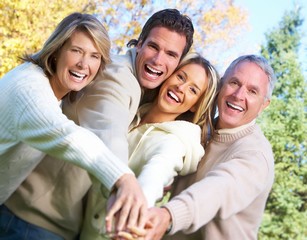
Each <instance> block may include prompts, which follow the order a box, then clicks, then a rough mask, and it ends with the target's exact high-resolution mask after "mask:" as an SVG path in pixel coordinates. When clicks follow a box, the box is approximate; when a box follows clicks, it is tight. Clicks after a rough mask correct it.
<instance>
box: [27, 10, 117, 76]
mask: <svg viewBox="0 0 307 240" xmlns="http://www.w3.org/2000/svg"><path fill="white" fill-rule="evenodd" d="M75 31H82V32H86V33H88V34H89V36H91V38H92V39H93V41H94V43H95V45H96V47H97V49H98V51H99V53H100V54H101V64H100V69H99V71H98V74H97V75H99V74H101V73H102V71H103V70H104V68H105V65H106V64H107V63H109V62H110V47H111V43H110V39H109V35H108V33H107V31H106V29H105V27H104V26H103V25H102V23H101V22H99V20H98V19H97V18H96V17H95V16H93V15H90V14H82V13H72V14H70V15H68V16H67V17H65V18H64V19H63V20H62V21H61V22H60V23H59V24H58V26H57V27H56V29H55V30H54V32H53V33H52V34H51V36H50V37H49V38H48V39H47V41H46V42H45V44H44V46H43V48H42V49H41V50H40V51H39V52H37V53H35V54H32V55H25V56H24V57H23V60H24V61H28V62H32V63H34V64H36V65H38V66H40V67H41V68H42V69H43V70H44V72H45V74H46V75H47V77H49V78H50V77H52V76H53V75H54V74H55V72H56V68H55V56H56V54H57V52H59V51H60V49H61V48H62V46H63V45H64V44H65V42H66V41H67V40H68V39H69V38H70V37H71V35H72V34H73V33H74V32H75Z"/></svg>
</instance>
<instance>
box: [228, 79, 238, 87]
mask: <svg viewBox="0 0 307 240" xmlns="http://www.w3.org/2000/svg"><path fill="white" fill-rule="evenodd" d="M229 84H230V85H234V86H235V85H238V82H237V81H235V80H231V81H229Z"/></svg>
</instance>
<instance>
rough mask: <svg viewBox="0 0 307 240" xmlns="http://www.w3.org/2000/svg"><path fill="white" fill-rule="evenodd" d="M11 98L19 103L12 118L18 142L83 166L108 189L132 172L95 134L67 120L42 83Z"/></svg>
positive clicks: (50, 92)
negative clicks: (125, 174)
mask: <svg viewBox="0 0 307 240" xmlns="http://www.w3.org/2000/svg"><path fill="white" fill-rule="evenodd" d="M19 90H20V89H19ZM13 101H16V106H18V107H17V108H16V110H15V114H16V116H15V117H14V119H18V120H17V122H16V123H15V124H16V132H17V134H18V136H17V138H18V139H20V141H22V142H24V143H26V144H29V145H30V146H32V147H33V148H36V149H39V150H40V151H43V152H45V153H47V154H49V155H51V156H53V157H56V158H58V159H61V160H64V161H68V162H71V163H73V164H76V165H78V166H79V167H81V168H84V169H85V170H87V171H88V172H90V173H91V174H93V175H94V176H95V177H97V179H98V180H99V181H100V182H102V183H103V184H104V185H105V186H106V187H107V188H108V189H111V188H112V186H113V185H114V184H115V182H116V181H117V180H118V179H119V178H120V177H121V176H122V175H123V174H124V173H131V170H130V169H129V168H128V167H127V166H126V165H125V164H122V162H121V161H120V160H119V159H118V158H117V157H116V156H115V155H114V154H113V153H112V152H111V151H110V150H109V149H108V148H107V147H106V146H105V145H104V143H103V142H102V141H101V140H100V139H99V138H98V137H97V136H96V135H95V134H93V133H91V132H90V131H88V130H86V129H84V128H81V127H79V126H77V125H76V124H74V122H73V121H70V120H68V119H67V117H66V116H65V115H64V114H62V112H61V109H60V107H59V106H58V103H57V101H56V99H55V96H54V95H53V93H52V91H50V90H48V91H47V90H44V88H43V87H42V84H39V83H38V84H36V86H32V87H31V88H30V89H22V90H20V91H18V92H17V94H16V96H15V98H14V99H13Z"/></svg>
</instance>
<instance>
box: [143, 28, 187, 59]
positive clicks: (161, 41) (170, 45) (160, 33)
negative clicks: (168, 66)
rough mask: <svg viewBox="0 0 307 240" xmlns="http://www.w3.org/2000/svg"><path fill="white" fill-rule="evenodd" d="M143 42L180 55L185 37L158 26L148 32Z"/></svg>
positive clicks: (184, 43)
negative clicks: (151, 43) (152, 43)
mask: <svg viewBox="0 0 307 240" xmlns="http://www.w3.org/2000/svg"><path fill="white" fill-rule="evenodd" d="M145 42H154V43H156V44H158V45H159V47H163V48H166V49H168V50H170V51H174V52H180V53H182V52H183V49H184V48H185V45H186V37H185V35H184V34H180V33H178V32H175V31H172V30H169V29H168V28H166V27H161V26H159V27H154V28H152V29H151V30H150V32H149V34H148V36H147V38H146V40H145Z"/></svg>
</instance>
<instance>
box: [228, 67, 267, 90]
mask: <svg viewBox="0 0 307 240" xmlns="http://www.w3.org/2000/svg"><path fill="white" fill-rule="evenodd" d="M231 78H236V79H237V80H238V81H240V82H241V83H242V84H247V85H253V86H257V87H259V89H263V91H265V92H266V90H267V87H268V84H269V78H268V76H267V75H266V73H265V72H264V71H263V70H262V69H261V68H260V67H259V66H258V65H257V64H255V63H253V62H249V61H243V62H241V63H239V64H238V65H237V66H236V67H235V68H234V69H233V71H232V72H231V73H230V74H229V76H228V79H231Z"/></svg>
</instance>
